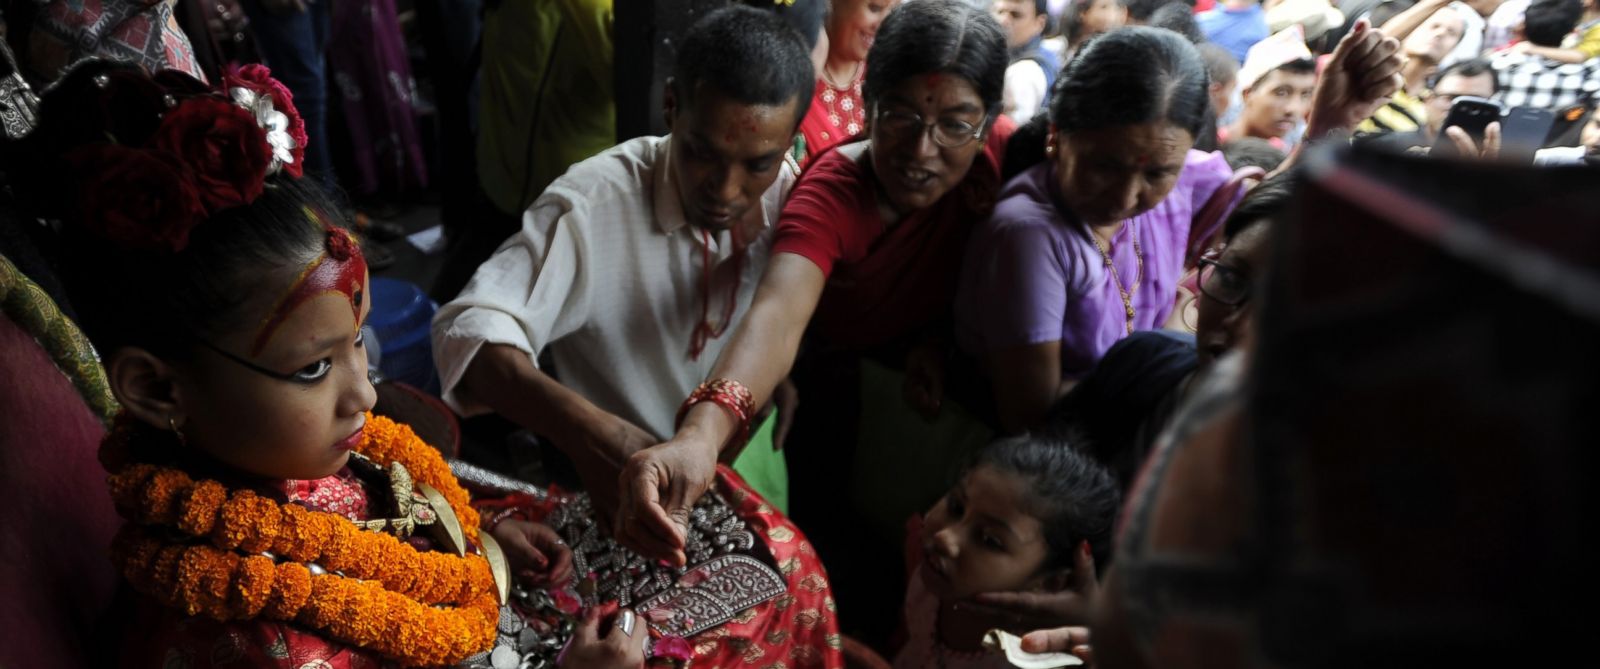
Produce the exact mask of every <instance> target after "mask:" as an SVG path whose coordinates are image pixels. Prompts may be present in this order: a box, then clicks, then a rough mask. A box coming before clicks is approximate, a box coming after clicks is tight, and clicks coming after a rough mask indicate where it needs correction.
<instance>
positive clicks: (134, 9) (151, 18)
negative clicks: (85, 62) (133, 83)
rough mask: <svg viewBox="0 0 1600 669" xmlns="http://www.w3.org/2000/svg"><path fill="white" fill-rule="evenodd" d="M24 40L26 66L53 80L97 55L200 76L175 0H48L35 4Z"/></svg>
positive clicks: (203, 74)
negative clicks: (175, 13) (174, 12)
mask: <svg viewBox="0 0 1600 669" xmlns="http://www.w3.org/2000/svg"><path fill="white" fill-rule="evenodd" d="M40 4H41V5H43V6H42V7H41V8H40V9H39V14H38V16H37V17H36V18H35V20H34V24H33V29H32V31H31V32H30V34H29V39H28V58H27V59H26V60H27V62H28V66H29V67H30V69H32V70H33V74H34V75H35V76H36V77H38V78H40V79H43V80H45V81H53V80H54V79H55V78H56V77H57V76H59V75H60V73H61V71H62V70H63V69H64V68H66V67H67V66H69V65H71V64H73V63H76V62H77V61H79V60H82V59H84V58H91V57H96V56H99V57H102V58H108V59H111V60H121V61H128V62H133V63H138V64H140V65H143V66H144V67H145V69H147V70H149V71H151V72H160V71H161V70H179V71H181V72H183V73H185V74H188V75H191V76H193V77H195V78H196V79H199V80H201V81H205V80H206V75H205V73H204V72H202V71H201V70H200V64H199V63H198V62H196V61H195V58H194V47H193V46H192V45H190V43H189V37H188V36H187V35H185V34H184V32H183V29H181V28H179V27H178V23H177V20H176V19H174V18H173V15H172V7H173V5H175V4H177V3H176V0H156V1H154V2H149V1H142V0H48V1H47V2H42V3H40Z"/></svg>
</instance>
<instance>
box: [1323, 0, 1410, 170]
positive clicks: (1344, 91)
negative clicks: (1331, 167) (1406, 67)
mask: <svg viewBox="0 0 1600 669" xmlns="http://www.w3.org/2000/svg"><path fill="white" fill-rule="evenodd" d="M1404 62H1405V61H1404V60H1403V59H1402V58H1401V57H1400V42H1399V41H1398V40H1396V39H1394V38H1393V37H1387V36H1385V35H1384V34H1383V33H1382V32H1380V31H1378V30H1375V29H1373V28H1372V26H1371V24H1369V23H1367V20H1366V19H1362V20H1360V21H1358V22H1356V26H1355V28H1354V29H1353V30H1351V31H1350V34H1348V35H1345V37H1344V39H1342V40H1340V41H1339V46H1338V47H1337V48H1335V49H1334V50H1333V57H1332V58H1331V59H1329V60H1328V65H1327V67H1325V68H1323V70H1322V76H1321V77H1319V78H1318V79H1317V88H1316V91H1315V92H1314V93H1312V97H1311V114H1310V116H1309V119H1308V121H1307V127H1306V134H1305V136H1306V139H1307V140H1318V139H1322V138H1323V137H1325V136H1327V134H1328V133H1330V132H1333V131H1335V130H1346V131H1347V130H1350V129H1352V128H1354V127H1356V125H1357V124H1359V123H1361V122H1362V121H1364V120H1366V119H1367V118H1370V117H1371V116H1372V114H1373V112H1376V111H1377V110H1378V108H1379V107H1382V106H1384V105H1386V104H1388V103H1389V100H1390V98H1391V97H1392V96H1393V95H1394V94H1395V92H1396V91H1399V90H1400V87H1401V85H1402V84H1404V80H1403V79H1402V78H1401V77H1400V67H1401V66H1402V65H1403V64H1404Z"/></svg>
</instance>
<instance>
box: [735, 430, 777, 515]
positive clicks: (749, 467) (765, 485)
mask: <svg viewBox="0 0 1600 669" xmlns="http://www.w3.org/2000/svg"><path fill="white" fill-rule="evenodd" d="M777 424H778V412H777V410H776V409H774V410H773V411H772V413H771V414H768V415H767V419H766V420H764V421H762V422H761V427H759V428H757V429H756V432H755V434H754V435H753V436H751V437H750V444H749V445H748V446H745V448H744V452H743V453H740V454H739V457H738V459H736V460H734V461H733V471H736V472H739V476H742V477H744V482H745V483H748V484H750V487H751V488H754V489H755V491H756V492H757V493H759V494H760V495H761V497H762V498H764V499H766V500H767V503H768V504H771V505H772V506H773V508H776V509H777V510H778V511H780V512H782V513H783V515H785V516H787V515H789V465H788V463H787V462H785V461H784V459H783V453H782V452H781V451H775V450H772V431H773V430H775V429H777Z"/></svg>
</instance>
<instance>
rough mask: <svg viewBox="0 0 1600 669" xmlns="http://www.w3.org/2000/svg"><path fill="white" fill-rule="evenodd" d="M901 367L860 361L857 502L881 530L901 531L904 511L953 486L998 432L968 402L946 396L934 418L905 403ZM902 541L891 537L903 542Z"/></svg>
mask: <svg viewBox="0 0 1600 669" xmlns="http://www.w3.org/2000/svg"><path fill="white" fill-rule="evenodd" d="M904 380H905V374H904V373H903V372H899V371H895V370H892V369H889V368H888V367H885V366H883V365H881V364H879V363H876V362H873V361H871V360H863V361H862V362H861V417H862V418H861V424H860V426H859V427H858V428H857V439H856V454H855V461H854V462H852V463H851V472H852V474H853V476H852V479H853V481H854V483H853V485H852V489H851V491H850V495H851V501H852V505H853V506H854V507H855V509H856V512H857V513H859V514H861V516H860V521H861V522H865V523H867V524H868V525H869V526H870V527H871V528H872V530H873V533H874V534H875V535H877V536H882V537H885V538H892V537H899V536H900V535H901V533H902V532H903V531H904V530H905V524H906V518H908V517H910V516H911V515H913V514H921V513H923V512H925V511H927V510H928V508H929V507H931V506H933V503H934V502H936V501H938V499H939V497H941V496H943V495H944V494H945V492H947V491H948V490H949V489H950V484H951V483H952V482H953V479H954V477H955V473H956V470H957V469H958V468H959V467H960V466H961V463H962V462H963V461H964V460H965V459H966V458H967V456H968V455H969V454H971V453H973V452H974V451H976V450H978V449H980V448H983V446H984V445H985V444H988V443H989V441H990V440H992V439H993V437H994V433H993V431H992V430H990V429H989V427H988V426H986V425H984V424H983V422H982V421H979V420H978V419H977V418H975V417H973V415H972V414H971V413H969V412H968V411H967V410H966V409H965V408H963V407H962V406H960V405H958V404H956V403H954V402H951V401H949V400H948V399H947V400H946V401H945V403H944V405H943V406H942V407H941V408H940V411H939V417H938V418H937V419H935V420H934V421H933V422H931V423H930V422H928V421H926V420H924V419H923V418H922V416H921V415H918V414H917V412H916V411H914V410H912V408H911V407H910V406H909V405H907V404H906V401H905V397H904V394H903V393H902V392H901V384H902V383H903V382H904ZM900 546H901V542H900V541H898V540H896V541H894V542H893V543H892V544H890V545H889V548H891V549H893V550H899V549H900Z"/></svg>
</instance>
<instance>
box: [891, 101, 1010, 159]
mask: <svg viewBox="0 0 1600 669" xmlns="http://www.w3.org/2000/svg"><path fill="white" fill-rule="evenodd" d="M876 118H877V123H878V129H880V130H882V131H884V132H887V133H889V134H891V135H893V136H895V137H899V138H902V139H911V138H913V137H920V136H921V135H922V133H924V132H928V131H929V129H930V128H931V129H932V133H933V143H934V144H938V145H939V146H942V147H944V148H947V149H954V148H957V147H962V146H966V145H968V144H971V143H972V141H973V140H975V139H978V138H979V137H982V136H983V124H984V123H986V122H988V120H989V116H988V115H987V114H986V115H984V117H983V118H982V119H981V120H980V121H978V125H973V124H971V123H968V122H966V121H963V120H961V119H955V118H941V119H938V120H936V121H934V122H933V123H928V122H927V121H924V120H922V115H921V114H914V113H912V112H908V111H900V110H896V109H880V110H878V113H877V117H876Z"/></svg>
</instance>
